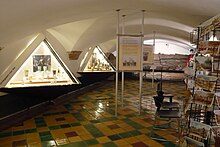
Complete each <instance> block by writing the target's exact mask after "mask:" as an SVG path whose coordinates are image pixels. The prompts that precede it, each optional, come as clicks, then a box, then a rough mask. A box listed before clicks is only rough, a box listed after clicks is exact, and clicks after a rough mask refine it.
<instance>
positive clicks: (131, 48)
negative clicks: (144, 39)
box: [119, 36, 141, 71]
mask: <svg viewBox="0 0 220 147" xmlns="http://www.w3.org/2000/svg"><path fill="white" fill-rule="evenodd" d="M119 70H122V71H134V70H141V37H127V36H126V37H124V36H123V37H120V46H119Z"/></svg>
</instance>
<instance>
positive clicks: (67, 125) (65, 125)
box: [60, 124, 71, 128]
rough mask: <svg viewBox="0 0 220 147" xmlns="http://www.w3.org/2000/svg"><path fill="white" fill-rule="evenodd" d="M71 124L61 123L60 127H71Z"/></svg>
mask: <svg viewBox="0 0 220 147" xmlns="http://www.w3.org/2000/svg"><path fill="white" fill-rule="evenodd" d="M70 127H71V126H70V125H69V124H64V125H60V128H70Z"/></svg>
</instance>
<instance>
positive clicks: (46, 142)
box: [41, 140, 56, 147]
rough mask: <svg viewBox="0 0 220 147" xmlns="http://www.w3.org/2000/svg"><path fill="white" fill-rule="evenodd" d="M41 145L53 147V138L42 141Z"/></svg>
mask: <svg viewBox="0 0 220 147" xmlns="http://www.w3.org/2000/svg"><path fill="white" fill-rule="evenodd" d="M41 144H42V146H43V147H54V146H55V145H56V143H55V141H54V140H48V141H42V143H41Z"/></svg>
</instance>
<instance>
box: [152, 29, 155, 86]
mask: <svg viewBox="0 0 220 147" xmlns="http://www.w3.org/2000/svg"><path fill="white" fill-rule="evenodd" d="M155 37H156V36H155V31H154V41H153V46H154V49H155V42H156V41H155ZM152 72H153V75H152V88H154V68H153V69H152Z"/></svg>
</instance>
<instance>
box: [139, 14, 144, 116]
mask: <svg viewBox="0 0 220 147" xmlns="http://www.w3.org/2000/svg"><path fill="white" fill-rule="evenodd" d="M144 12H145V10H142V25H141V34H142V37H141V62H140V64H141V70H140V76H139V77H140V85H139V86H140V88H139V115H140V114H141V104H142V83H143V47H144V46H143V40H144Z"/></svg>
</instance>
